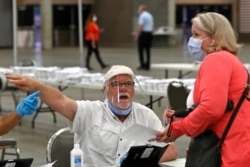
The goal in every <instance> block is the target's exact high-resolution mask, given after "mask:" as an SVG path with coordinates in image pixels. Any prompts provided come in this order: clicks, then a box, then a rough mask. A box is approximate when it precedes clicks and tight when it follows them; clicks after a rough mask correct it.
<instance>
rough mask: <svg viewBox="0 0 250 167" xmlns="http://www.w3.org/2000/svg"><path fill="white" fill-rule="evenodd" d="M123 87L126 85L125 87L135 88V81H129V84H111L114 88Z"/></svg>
mask: <svg viewBox="0 0 250 167" xmlns="http://www.w3.org/2000/svg"><path fill="white" fill-rule="evenodd" d="M122 85H124V86H125V87H134V85H135V82H134V81H127V82H118V81H114V82H111V86H112V88H116V87H122Z"/></svg>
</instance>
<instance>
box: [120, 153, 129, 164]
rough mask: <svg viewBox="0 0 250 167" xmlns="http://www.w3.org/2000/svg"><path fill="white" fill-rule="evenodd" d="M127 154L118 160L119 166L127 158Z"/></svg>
mask: <svg viewBox="0 0 250 167" xmlns="http://www.w3.org/2000/svg"><path fill="white" fill-rule="evenodd" d="M127 156H128V152H126V153H124V154H123V155H122V156H121V158H120V165H121V164H122V163H123V161H124V160H125V159H126V158H127Z"/></svg>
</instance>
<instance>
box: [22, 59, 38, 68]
mask: <svg viewBox="0 0 250 167" xmlns="http://www.w3.org/2000/svg"><path fill="white" fill-rule="evenodd" d="M19 66H23V67H28V66H36V63H35V61H34V60H33V59H23V60H22V61H21V62H20V63H19Z"/></svg>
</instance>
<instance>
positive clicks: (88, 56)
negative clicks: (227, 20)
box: [86, 41, 105, 68]
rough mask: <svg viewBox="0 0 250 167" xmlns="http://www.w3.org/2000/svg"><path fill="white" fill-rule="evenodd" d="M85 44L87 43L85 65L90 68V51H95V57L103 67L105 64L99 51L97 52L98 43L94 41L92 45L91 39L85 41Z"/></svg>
mask: <svg viewBox="0 0 250 167" xmlns="http://www.w3.org/2000/svg"><path fill="white" fill-rule="evenodd" d="M86 45H87V49H88V50H87V57H86V67H87V68H91V66H90V57H91V54H92V52H94V53H95V56H96V59H97V61H98V62H99V64H100V65H101V67H102V68H104V67H105V64H104V63H103V61H102V59H101V56H100V53H99V48H98V43H95V46H92V42H91V41H86Z"/></svg>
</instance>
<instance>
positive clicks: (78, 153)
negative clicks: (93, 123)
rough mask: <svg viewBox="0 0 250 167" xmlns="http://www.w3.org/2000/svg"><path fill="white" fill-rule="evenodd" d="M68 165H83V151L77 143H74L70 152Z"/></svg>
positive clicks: (72, 166)
mask: <svg viewBox="0 0 250 167" xmlns="http://www.w3.org/2000/svg"><path fill="white" fill-rule="evenodd" d="M70 167H83V152H82V150H81V149H80V145H79V144H74V148H73V149H72V150H71V152H70Z"/></svg>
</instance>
